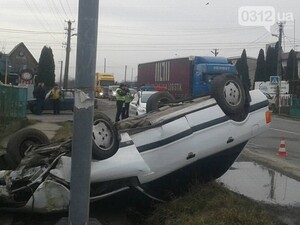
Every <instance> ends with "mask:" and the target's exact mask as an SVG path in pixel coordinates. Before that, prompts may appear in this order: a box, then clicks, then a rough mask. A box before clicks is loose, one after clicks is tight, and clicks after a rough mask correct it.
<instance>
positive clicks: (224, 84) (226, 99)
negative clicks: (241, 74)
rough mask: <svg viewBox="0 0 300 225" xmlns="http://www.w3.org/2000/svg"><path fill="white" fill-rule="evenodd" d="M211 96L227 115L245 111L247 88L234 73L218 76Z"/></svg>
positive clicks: (213, 83)
mask: <svg viewBox="0 0 300 225" xmlns="http://www.w3.org/2000/svg"><path fill="white" fill-rule="evenodd" d="M211 96H212V97H213V98H215V100H216V102H217V103H218V105H219V106H220V108H221V109H222V110H223V112H224V113H225V114H226V115H231V114H239V113H241V112H242V111H244V107H245V103H246V93H245V89H244V87H243V84H242V83H241V81H240V80H239V78H238V77H237V76H235V75H233V74H222V75H220V76H216V77H215V78H214V79H213V81H212V88H211Z"/></svg>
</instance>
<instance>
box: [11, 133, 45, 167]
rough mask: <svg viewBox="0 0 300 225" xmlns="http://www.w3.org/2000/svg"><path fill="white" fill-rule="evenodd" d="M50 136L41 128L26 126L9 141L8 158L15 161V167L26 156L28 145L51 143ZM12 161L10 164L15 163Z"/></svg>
mask: <svg viewBox="0 0 300 225" xmlns="http://www.w3.org/2000/svg"><path fill="white" fill-rule="evenodd" d="M49 143H50V141H49V139H48V137H47V136H46V135H45V134H44V133H43V132H42V131H40V130H37V129H34V128H24V129H21V130H19V131H17V132H16V133H15V134H13V135H12V136H11V137H10V138H9V140H8V142H7V149H6V151H7V154H8V158H10V160H11V161H13V163H14V165H15V167H16V165H18V164H19V163H20V161H21V160H22V158H24V156H25V151H26V150H27V149H28V147H30V146H32V145H34V146H38V145H44V144H49ZM13 163H10V165H13Z"/></svg>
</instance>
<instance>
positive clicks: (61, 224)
mask: <svg viewBox="0 0 300 225" xmlns="http://www.w3.org/2000/svg"><path fill="white" fill-rule="evenodd" d="M55 225H70V224H69V220H68V218H67V217H63V218H61V220H60V221H58V222H57V223H56V224H55ZM83 225H85V224H83ZM86 225H102V224H101V223H100V222H99V221H98V220H97V219H95V218H90V219H89V221H88V223H87V224H86Z"/></svg>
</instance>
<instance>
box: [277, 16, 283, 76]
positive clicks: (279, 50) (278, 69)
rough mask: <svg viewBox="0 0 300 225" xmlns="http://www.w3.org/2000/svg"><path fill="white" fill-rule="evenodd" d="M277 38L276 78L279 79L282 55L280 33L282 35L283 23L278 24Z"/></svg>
mask: <svg viewBox="0 0 300 225" xmlns="http://www.w3.org/2000/svg"><path fill="white" fill-rule="evenodd" d="M278 26H279V36H278V56H277V76H279V77H280V78H281V72H282V71H281V54H282V47H281V46H282V33H283V22H280V23H278Z"/></svg>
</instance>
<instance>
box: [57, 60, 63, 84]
mask: <svg viewBox="0 0 300 225" xmlns="http://www.w3.org/2000/svg"><path fill="white" fill-rule="evenodd" d="M58 62H60V75H59V88H61V84H62V68H63V63H64V62H63V61H62V60H61V61H58Z"/></svg>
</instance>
